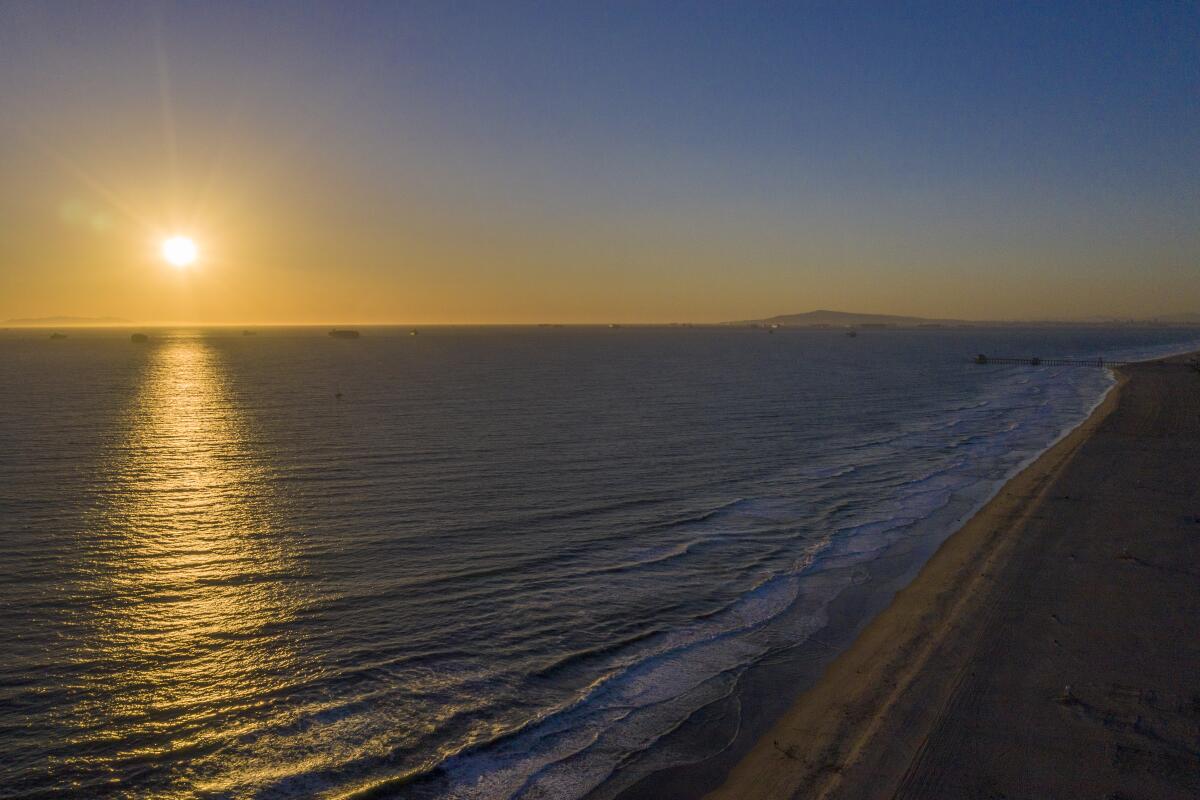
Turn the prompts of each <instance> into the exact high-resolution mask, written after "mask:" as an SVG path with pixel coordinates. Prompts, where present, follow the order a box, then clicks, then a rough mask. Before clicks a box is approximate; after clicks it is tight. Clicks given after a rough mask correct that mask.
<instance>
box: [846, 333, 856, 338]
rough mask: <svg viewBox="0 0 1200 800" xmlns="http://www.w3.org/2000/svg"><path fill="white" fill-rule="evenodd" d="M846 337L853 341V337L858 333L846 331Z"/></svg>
mask: <svg viewBox="0 0 1200 800" xmlns="http://www.w3.org/2000/svg"><path fill="white" fill-rule="evenodd" d="M846 335H847V336H849V337H850V338H851V339H853V338H854V337H855V336H858V331H846Z"/></svg>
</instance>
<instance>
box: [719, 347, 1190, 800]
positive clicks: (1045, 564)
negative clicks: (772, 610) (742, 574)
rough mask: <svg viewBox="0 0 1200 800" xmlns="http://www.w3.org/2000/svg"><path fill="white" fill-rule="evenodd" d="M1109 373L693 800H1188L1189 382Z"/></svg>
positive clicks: (1156, 371) (1147, 373) (1181, 368)
mask: <svg viewBox="0 0 1200 800" xmlns="http://www.w3.org/2000/svg"><path fill="white" fill-rule="evenodd" d="M1120 378H1121V382H1120V385H1119V386H1118V387H1117V388H1116V389H1114V390H1113V391H1112V392H1111V393H1110V394H1109V396H1108V398H1107V399H1106V400H1105V402H1104V403H1102V404H1101V406H1099V407H1098V408H1097V409H1096V411H1095V412H1094V413H1093V414H1092V416H1091V417H1090V418H1089V419H1088V420H1087V421H1086V422H1084V423H1083V424H1082V425H1081V426H1080V427H1079V428H1077V429H1076V430H1075V431H1074V432H1073V433H1072V434H1071V435H1069V436H1068V437H1066V438H1065V439H1063V440H1062V441H1060V442H1059V443H1058V444H1057V445H1056V446H1055V447H1053V448H1051V449H1050V450H1048V451H1047V452H1046V453H1045V454H1043V455H1042V457H1041V458H1039V459H1038V460H1037V461H1036V462H1034V463H1033V464H1032V465H1030V466H1029V467H1028V468H1027V469H1025V470H1024V471H1023V472H1022V473H1021V474H1020V475H1018V476H1017V477H1015V478H1014V479H1013V480H1012V481H1010V482H1009V483H1008V484H1006V485H1005V486H1004V488H1003V489H1001V491H1000V493H999V494H997V496H996V497H995V498H994V499H993V500H992V501H991V502H990V503H989V504H988V505H987V506H985V507H984V508H983V509H982V510H981V511H980V512H979V514H977V515H976V516H975V517H974V518H972V520H971V521H970V522H969V523H968V524H967V525H966V526H965V527H964V528H963V529H962V530H960V531H959V532H957V533H956V534H954V535H953V536H952V537H951V538H949V539H948V540H947V541H946V542H945V543H944V544H943V545H942V547H941V548H940V549H939V550H938V551H937V553H936V554H935V555H934V556H933V557H932V558H931V559H930V560H929V562H928V563H927V564H926V565H925V567H924V568H923V569H922V571H921V573H920V574H919V576H918V577H917V578H916V580H914V581H913V583H912V584H911V585H910V586H909V587H908V588H906V589H904V590H903V591H901V592H900V593H898V594H897V595H896V597H895V599H894V600H893V602H892V604H891V605H890V606H889V607H888V608H887V609H886V610H885V611H883V612H882V613H881V614H880V615H879V616H877V617H876V618H875V619H874V620H873V621H872V622H871V623H870V624H869V625H868V626H867V627H866V629H865V630H864V631H863V633H862V634H861V635H860V636H859V638H858V639H857V640H855V642H854V644H853V645H852V646H851V647H850V648H849V649H848V650H847V651H846V652H844V653H843V654H842V655H840V656H839V657H838V658H837V659H836V660H835V661H834V662H833V663H832V664H831V665H830V666H829V668H828V669H827V670H826V671H825V673H824V675H823V676H822V677H821V679H820V680H819V681H818V682H817V683H816V685H815V686H813V688H811V689H810V690H808V691H806V692H804V693H803V694H802V695H801V696H800V698H799V699H798V700H797V702H796V704H795V705H794V706H793V707H792V708H791V709H790V710H789V711H788V712H787V713H786V714H785V715H784V717H783V718H782V719H781V720H780V721H779V722H778V723H776V725H775V726H774V728H773V729H771V730H770V731H769V732H768V733H767V734H766V735H765V736H763V737H762V738H761V739H760V740H759V741H758V742H757V743H756V744H755V746H754V748H753V749H752V750H751V751H750V753H749V754H748V755H747V756H746V757H745V758H744V759H743V760H742V761H741V762H740V763H739V764H738V765H737V766H736V767H735V769H734V770H733V772H732V773H731V774H730V775H729V777H728V778H727V779H726V781H725V783H724V785H723V786H721V787H720V789H718V790H717V791H715V792H713V793H712V794H710V795H709V797H710V798H713V800H753V799H754V798H793V797H795V798H854V799H855V800H857V799H858V798H884V797H887V798H962V799H964V800H966V799H968V798H989V799H992V800H998V799H999V798H1006V799H1007V800H1018V799H1021V798H1029V800H1034V799H1035V798H1036V800H1045V799H1046V798H1072V799H1073V798H1096V800H1100V799H1101V798H1109V799H1111V800H1118V799H1119V798H1121V799H1126V800H1134V799H1135V798H1197V797H1200V374H1197V372H1196V371H1195V370H1193V369H1191V368H1189V367H1188V366H1187V365H1186V364H1185V363H1184V359H1175V360H1172V362H1171V363H1169V364H1165V365H1162V364H1159V365H1156V364H1144V365H1136V366H1133V367H1128V368H1125V369H1123V370H1122V371H1121V373H1120Z"/></svg>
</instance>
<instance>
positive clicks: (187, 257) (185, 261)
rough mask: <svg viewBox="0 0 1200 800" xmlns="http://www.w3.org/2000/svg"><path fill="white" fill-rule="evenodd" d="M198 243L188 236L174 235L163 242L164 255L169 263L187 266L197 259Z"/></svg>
mask: <svg viewBox="0 0 1200 800" xmlns="http://www.w3.org/2000/svg"><path fill="white" fill-rule="evenodd" d="M197 252H198V251H197V249H196V243H195V242H193V241H192V240H191V239H189V238H188V237H186V236H172V237H171V238H170V239H167V240H165V241H164V242H163V243H162V255H163V258H165V259H166V260H167V263H168V264H171V265H172V266H176V267H186V266H188V265H189V264H193V263H195V261H196V255H197Z"/></svg>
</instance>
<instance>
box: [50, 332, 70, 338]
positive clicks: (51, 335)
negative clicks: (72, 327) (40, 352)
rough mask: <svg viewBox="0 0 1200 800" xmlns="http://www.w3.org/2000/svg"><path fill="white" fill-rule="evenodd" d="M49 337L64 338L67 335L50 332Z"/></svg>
mask: <svg viewBox="0 0 1200 800" xmlns="http://www.w3.org/2000/svg"><path fill="white" fill-rule="evenodd" d="M50 338H51V339H65V338H67V335H66V334H65V333H52V334H50Z"/></svg>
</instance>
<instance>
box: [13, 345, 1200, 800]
mask: <svg viewBox="0 0 1200 800" xmlns="http://www.w3.org/2000/svg"><path fill="white" fill-rule="evenodd" d="M1198 340H1200V331H1198V330H1196V329H1192V330H1169V329H1143V330H1132V329H1131V330H1118V331H1102V330H1097V329H1036V330H1035V329H1029V330H1020V329H1004V330H976V329H933V330H917V331H867V332H863V333H862V334H861V335H860V336H859V337H857V338H855V339H851V338H848V337H846V336H844V335H842V334H841V333H839V332H837V331H820V330H815V331H787V330H783V331H779V332H778V333H776V334H774V335H768V334H766V333H765V332H764V331H761V330H735V329H701V328H697V329H682V328H680V329H637V328H622V329H616V330H609V329H571V328H567V329H522V328H511V329H504V328H491V329H489V328H475V329H470V328H464V329H450V328H448V329H430V330H426V331H423V332H422V334H421V335H420V336H418V337H412V336H408V335H407V331H406V330H405V331H395V330H388V329H365V330H364V336H363V338H361V339H359V340H354V341H345V340H336V339H330V338H329V337H327V336H325V335H324V331H321V330H312V329H264V330H263V331H261V332H260V333H259V335H257V336H253V337H242V336H240V335H237V332H236V331H225V330H207V331H206V330H178V331H160V332H157V333H156V334H155V335H154V337H153V339H152V340H151V342H150V343H148V344H144V345H135V344H132V343H131V342H130V341H129V338H128V332H121V331H80V332H74V333H71V335H70V337H69V338H68V339H66V340H61V341H51V340H49V339H48V338H46V336H45V335H44V334H43V333H39V332H28V331H27V332H15V331H8V332H0V376H2V377H3V380H2V381H0V637H2V638H3V640H4V641H5V642H6V643H7V644H6V648H5V650H4V651H3V654H2V655H0V743H2V749H3V752H4V754H5V758H4V759H0V786H2V787H4V789H3V791H0V794H2V795H3V796H6V797H43V796H44V797H50V796H54V797H62V796H77V797H97V796H105V795H111V796H118V795H119V796H129V797H168V796H170V797H247V796H258V797H309V796H313V795H322V794H328V795H331V796H342V795H345V794H348V793H354V792H357V791H361V790H366V789H369V788H371V787H376V788H377V789H378V790H379V791H380V792H381V793H382V795H383V796H399V797H440V796H449V797H462V798H469V797H486V798H492V797H510V796H519V797H555V798H571V797H581V796H583V795H584V794H586V793H587V792H589V791H592V790H595V789H597V787H600V793H603V789H604V787H605V786H607V785H610V784H612V785H615V784H617V783H623V782H624V783H627V782H628V779H629V777H630V776H629V775H628V774H623V772H622V770H624V771H625V772H628V771H629V770H632V769H633V768H634V767H633V766H631V764H632V763H633V761H632V760H631V759H630V755H631V754H633V753H638V752H641V751H644V750H646V749H647V748H654V747H655V744H656V743H657V742H659V741H660V739H661V738H662V737H663V736H664V734H666V733H668V732H669V731H671V730H672V729H674V728H676V727H677V726H678V725H680V724H681V723H682V722H683V721H684V720H686V719H688V718H689V716H690V715H692V714H694V713H695V712H696V711H697V710H698V709H701V708H704V707H706V706H709V705H710V704H713V703H715V702H717V701H719V700H720V699H721V698H723V697H725V696H726V695H728V694H729V693H730V692H731V691H732V689H733V686H734V683H735V681H736V679H737V676H738V675H739V674H740V672H741V671H742V670H743V669H744V668H745V667H746V666H747V665H749V664H752V663H754V662H756V661H757V660H759V659H761V658H762V657H763V656H764V655H766V654H768V653H771V652H775V651H777V650H778V649H779V648H782V647H787V646H788V645H790V644H794V643H795V642H798V641H802V640H804V638H805V637H807V636H809V635H810V634H811V633H812V632H813V631H815V630H817V629H819V628H820V626H821V625H822V624H823V616H822V609H823V608H824V607H825V605H826V604H827V603H828V602H829V601H830V600H831V599H832V598H834V597H836V596H837V595H838V594H839V593H840V592H842V591H844V589H845V588H846V586H847V585H849V584H850V583H852V582H853V581H854V580H856V577H855V576H856V575H857V574H858V573H857V572H856V571H855V569H854V567H855V565H859V564H867V563H869V562H870V561H871V559H872V558H873V557H875V556H876V555H877V554H878V553H880V552H882V551H884V550H885V549H887V548H889V547H891V546H893V545H895V543H897V542H902V541H904V539H905V537H908V536H911V535H913V532H914V531H916V530H917V529H918V528H920V527H921V526H922V525H924V526H926V527H928V526H929V525H931V524H945V525H949V524H951V522H952V521H953V520H955V519H957V518H958V517H959V516H961V515H957V514H950V513H949V512H948V510H949V509H954V508H958V507H967V506H970V505H971V504H972V503H976V502H978V501H979V500H980V499H982V498H983V497H985V496H986V494H987V492H989V491H991V490H992V489H993V488H994V486H995V485H996V482H997V481H998V480H1000V479H1002V478H1003V477H1004V476H1005V475H1007V474H1009V473H1010V472H1011V471H1012V470H1013V469H1015V468H1016V467H1017V466H1019V465H1020V464H1021V463H1023V462H1024V461H1026V460H1028V459H1029V458H1030V457H1031V456H1032V455H1034V454H1036V453H1037V452H1039V451H1040V450H1041V449H1043V448H1045V447H1046V446H1047V445H1048V444H1049V443H1050V442H1051V441H1053V440H1054V439H1055V438H1056V437H1057V436H1059V435H1060V434H1061V433H1062V432H1063V431H1064V430H1065V429H1067V428H1069V427H1071V426H1072V425H1074V424H1075V423H1076V422H1078V421H1079V420H1080V419H1081V418H1082V417H1083V416H1084V415H1085V414H1086V413H1087V411H1088V410H1089V409H1090V408H1091V407H1092V406H1093V405H1094V403H1095V402H1096V401H1097V400H1098V398H1099V397H1100V396H1101V394H1102V393H1103V392H1104V390H1105V389H1106V388H1107V387H1108V386H1109V385H1110V384H1111V377H1110V376H1109V375H1108V374H1107V372H1105V371H1103V370H1099V369H1088V368H1046V367H1043V368H1036V369H1035V368H1024V367H996V366H989V367H980V366H976V365H974V364H971V363H969V357H970V356H971V355H973V354H974V353H976V352H986V353H990V354H1018V355H1025V354H1028V355H1034V354H1036V355H1041V356H1043V357H1052V356H1098V355H1102V356H1104V357H1107V358H1110V359H1112V358H1130V357H1139V356H1149V355H1153V354H1156V353H1161V352H1168V351H1178V350H1184V349H1189V348H1192V347H1196V346H1197V343H1198ZM339 393H340V395H341V398H340V399H338V398H337V396H336V395H337V394H339ZM943 519H944V520H945V521H944V522H943V521H942V520H943ZM672 758H673V759H675V761H678V760H681V759H682V760H686V759H687V758H688V754H687V753H675V754H673V755H672ZM606 782H607V783H606Z"/></svg>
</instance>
